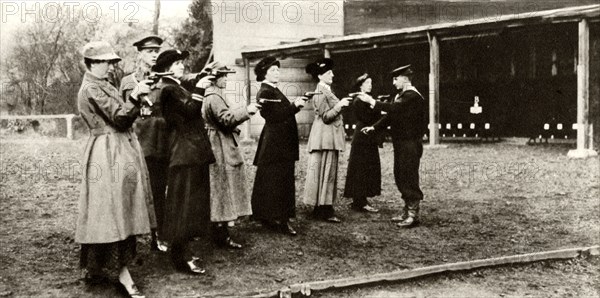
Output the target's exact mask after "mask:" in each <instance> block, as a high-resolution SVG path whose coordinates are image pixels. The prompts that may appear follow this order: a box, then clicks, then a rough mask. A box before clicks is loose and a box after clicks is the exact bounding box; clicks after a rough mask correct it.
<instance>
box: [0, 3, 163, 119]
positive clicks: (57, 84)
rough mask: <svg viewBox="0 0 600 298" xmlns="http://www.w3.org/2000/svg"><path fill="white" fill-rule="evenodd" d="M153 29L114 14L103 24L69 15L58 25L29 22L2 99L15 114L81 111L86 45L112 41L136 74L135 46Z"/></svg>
mask: <svg viewBox="0 0 600 298" xmlns="http://www.w3.org/2000/svg"><path fill="white" fill-rule="evenodd" d="M74 15H79V16H81V14H80V13H74ZM151 28H152V25H151V24H150V23H147V22H139V23H122V22H115V21H114V19H113V16H111V15H106V16H104V17H103V18H102V19H101V20H99V21H98V22H89V21H86V20H84V19H82V18H67V17H64V18H57V19H56V21H55V22H46V21H44V22H32V23H25V24H23V25H22V26H20V27H18V28H16V29H15V32H14V36H15V38H14V40H13V41H12V42H11V46H10V47H9V48H8V50H7V53H6V57H4V58H5V60H4V61H3V63H2V68H3V69H2V72H3V76H4V79H5V80H6V81H7V82H6V85H5V86H8V88H3V89H2V90H0V91H1V92H2V97H3V99H6V100H7V102H10V103H11V106H13V107H14V108H13V111H11V112H12V113H19V114H64V113H77V92H78V90H79V87H80V85H81V79H82V77H83V74H84V72H85V67H84V66H83V65H82V64H83V63H82V60H83V58H82V56H81V48H82V47H83V45H85V44H86V43H87V42H89V41H92V40H106V41H108V42H109V43H110V44H112V45H113V47H114V49H115V51H116V52H117V54H118V55H119V56H120V57H121V58H122V59H123V61H122V62H121V63H120V65H121V67H120V69H124V70H125V72H127V71H132V70H133V68H134V65H135V56H136V50H135V48H134V47H133V46H132V45H131V42H132V41H133V40H135V39H136V38H138V37H139V36H140V35H142V34H144V32H146V33H148V31H149V30H148V29H151ZM3 41H4V40H3ZM120 72H121V73H122V72H123V71H120ZM119 77H120V76H116V81H117V82H118V81H119ZM7 97H10V98H7Z"/></svg>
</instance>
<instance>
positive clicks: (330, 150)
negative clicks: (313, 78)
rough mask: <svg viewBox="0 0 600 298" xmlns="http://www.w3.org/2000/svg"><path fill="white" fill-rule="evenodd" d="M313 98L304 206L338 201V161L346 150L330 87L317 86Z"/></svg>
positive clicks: (329, 203)
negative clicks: (312, 120) (341, 152)
mask: <svg viewBox="0 0 600 298" xmlns="http://www.w3.org/2000/svg"><path fill="white" fill-rule="evenodd" d="M315 92H322V93H323V94H319V95H315V96H314V97H313V100H312V102H313V107H314V109H315V120H314V122H313V125H312V127H311V129H310V135H309V137H308V152H309V156H308V167H307V169H306V180H305V181H306V182H305V184H304V200H303V201H304V203H305V204H308V205H316V206H321V205H333V203H334V201H335V200H336V198H337V176H338V159H339V153H340V151H344V149H345V147H346V140H345V137H346V133H345V132H344V120H343V117H342V108H341V107H339V106H337V103H338V102H339V101H340V100H339V99H338V98H337V97H336V96H335V94H333V92H331V89H330V88H329V86H326V85H325V84H323V83H319V84H317V88H316V90H315Z"/></svg>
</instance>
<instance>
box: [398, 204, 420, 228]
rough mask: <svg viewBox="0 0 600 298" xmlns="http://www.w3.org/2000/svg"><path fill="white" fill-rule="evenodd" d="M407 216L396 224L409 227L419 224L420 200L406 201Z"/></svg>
mask: <svg viewBox="0 0 600 298" xmlns="http://www.w3.org/2000/svg"><path fill="white" fill-rule="evenodd" d="M406 205H407V206H408V208H407V217H406V218H405V219H404V220H403V221H401V222H399V223H398V226H399V227H401V228H411V227H414V226H417V225H418V224H419V209H420V206H419V205H420V201H419V200H416V201H410V202H407V203H406Z"/></svg>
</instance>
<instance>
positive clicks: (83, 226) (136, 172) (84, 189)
mask: <svg viewBox="0 0 600 298" xmlns="http://www.w3.org/2000/svg"><path fill="white" fill-rule="evenodd" d="M77 104H78V109H79V112H80V114H81V117H82V118H83V120H84V121H85V123H86V125H87V126H88V128H89V130H90V137H89V139H88V141H87V145H86V147H85V152H84V155H83V161H82V172H83V179H82V184H81V193H80V196H79V215H78V219H77V230H76V232H75V241H76V242H78V243H86V244H92V243H110V242H117V241H121V240H125V239H127V238H128V237H129V236H132V235H139V234H144V233H149V232H150V223H151V221H152V223H154V224H155V222H156V219H155V218H154V209H153V207H151V206H153V205H152V204H151V202H152V193H151V190H150V183H149V180H148V170H147V168H146V163H145V161H144V156H143V154H142V149H141V147H140V144H139V142H138V139H137V137H136V135H135V134H134V133H133V131H132V129H131V126H132V124H133V122H134V120H135V119H136V117H137V116H138V115H139V108H138V107H136V106H134V105H133V104H132V103H130V102H128V103H125V102H123V100H121V98H120V94H119V91H118V90H117V89H116V88H115V87H114V86H113V85H111V84H110V83H109V82H108V81H107V80H103V79H100V78H97V77H96V76H94V75H93V74H91V73H89V72H86V73H85V75H84V77H83V81H82V83H81V88H80V89H79V93H78V95H77ZM147 204H148V206H150V207H147ZM149 208H150V210H148V209H149Z"/></svg>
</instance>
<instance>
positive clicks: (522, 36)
mask: <svg viewBox="0 0 600 298" xmlns="http://www.w3.org/2000/svg"><path fill="white" fill-rule="evenodd" d="M599 21H600V5H586V6H577V7H567V8H560V9H553V10H545V11H537V12H527V13H518V14H510V15H501V16H494V17H491V18H489V17H488V18H481V19H474V20H466V21H458V22H452V23H441V24H435V25H427V26H417V27H410V28H403V29H396V30H388V31H383V32H375V33H363V34H355V35H347V36H343V37H334V38H323V39H314V40H308V41H304V42H298V43H290V44H283V45H277V46H271V47H266V48H257V49H249V50H243V51H242V57H243V63H244V65H245V66H246V67H247V69H248V71H247V74H249V73H250V67H251V64H252V63H255V62H256V61H257V60H259V59H261V58H263V57H265V56H267V55H271V56H276V57H278V58H280V59H282V61H284V65H285V61H288V60H289V61H296V62H292V63H291V64H290V65H292V66H293V67H294V68H295V70H294V72H293V73H295V74H297V75H296V76H294V77H292V78H289V79H290V80H291V81H301V82H303V85H302V87H303V88H308V89H310V88H311V87H312V86H311V85H310V84H305V83H306V82H309V80H308V79H307V78H308V76H307V75H305V74H302V73H301V71H299V69H301V68H300V65H299V64H301V63H299V62H298V61H310V60H312V59H317V58H319V57H323V56H325V57H331V58H332V59H334V61H335V64H336V67H335V69H334V73H335V75H336V77H335V78H334V86H333V87H334V91H335V92H336V93H337V94H339V95H345V94H347V93H348V92H350V91H351V90H350V86H351V85H352V82H353V80H354V78H356V77H357V76H359V75H360V74H362V73H364V72H368V73H370V74H371V75H372V76H373V78H374V93H375V94H393V92H394V90H393V86H392V84H391V80H392V78H391V76H390V75H389V71H390V70H391V69H393V68H394V67H396V66H399V65H402V64H408V63H411V64H412V65H413V66H414V68H415V70H416V72H417V75H416V77H415V85H416V87H417V88H418V89H419V90H421V91H422V92H421V93H423V94H425V95H426V97H428V100H429V115H430V125H429V128H430V131H429V135H428V139H429V140H428V141H429V143H430V144H432V145H435V144H439V142H440V128H441V129H442V130H443V129H445V128H446V125H447V124H451V125H457V124H458V123H461V124H462V125H464V126H463V127H466V126H467V125H468V123H472V122H474V121H479V122H480V123H483V122H485V123H488V124H489V126H490V127H492V128H493V129H494V130H495V133H496V134H498V135H499V136H518V137H535V136H537V135H538V134H540V133H541V132H543V131H544V126H552V128H553V129H554V127H555V126H557V125H558V124H560V127H561V129H560V130H561V131H560V132H558V133H557V137H561V138H564V137H565V136H566V137H573V138H575V139H576V140H577V150H575V151H573V152H572V154H571V155H573V156H579V155H588V154H591V149H593V143H594V141H593V133H592V131H593V129H592V127H593V126H592V125H591V124H592V122H594V124H595V126H596V127H597V128H598V129H597V130H596V133H595V135H596V140H598V131H600V127H599V126H600V123H598V119H600V117H599V116H600V113H599V106H600V94H599V92H600V87H599V82H600V80H599V78H598V74H599V73H600V57H599V55H600V54H599V53H600V36H599V34H600V22H599ZM284 73H285V70H284ZM307 80H308V81H307ZM247 81H248V82H250V77H249V76H248V78H247ZM305 85H306V86H305ZM313 86H314V85H313ZM303 88H301V89H303ZM301 91H306V90H299V91H298V92H297V94H299V93H301ZM294 93H295V92H292V93H290V94H288V95H297V94H294ZM247 95H248V98H247V100H251V92H248V93H247ZM476 96H477V97H478V98H479V104H480V105H481V106H482V108H483V113H481V114H479V115H472V114H471V113H470V109H469V108H470V107H471V106H473V103H474V98H475V97H476ZM307 115H310V111H309V112H307ZM346 120H347V123H348V124H351V123H352V121H353V119H352V117H351V115H347V117H346ZM300 123H304V124H303V125H309V123H310V121H300ZM301 125H302V124H301ZM302 131H304V132H307V131H308V130H307V129H302ZM559 133H560V135H559Z"/></svg>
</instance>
